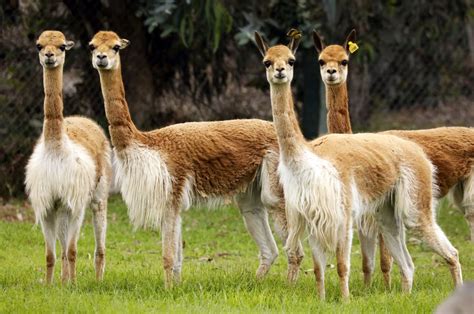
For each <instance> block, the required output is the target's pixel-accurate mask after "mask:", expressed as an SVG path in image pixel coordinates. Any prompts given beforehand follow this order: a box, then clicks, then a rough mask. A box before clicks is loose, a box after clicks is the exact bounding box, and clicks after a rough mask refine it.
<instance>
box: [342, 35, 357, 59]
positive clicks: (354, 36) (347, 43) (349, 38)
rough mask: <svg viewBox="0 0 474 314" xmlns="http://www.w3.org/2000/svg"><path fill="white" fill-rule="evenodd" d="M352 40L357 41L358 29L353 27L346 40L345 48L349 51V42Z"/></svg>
mask: <svg viewBox="0 0 474 314" xmlns="http://www.w3.org/2000/svg"><path fill="white" fill-rule="evenodd" d="M350 41H352V42H353V43H355V42H356V30H355V29H352V30H351V32H350V33H349V35H347V38H346V41H345V42H344V49H346V51H347V53H349V42H350Z"/></svg>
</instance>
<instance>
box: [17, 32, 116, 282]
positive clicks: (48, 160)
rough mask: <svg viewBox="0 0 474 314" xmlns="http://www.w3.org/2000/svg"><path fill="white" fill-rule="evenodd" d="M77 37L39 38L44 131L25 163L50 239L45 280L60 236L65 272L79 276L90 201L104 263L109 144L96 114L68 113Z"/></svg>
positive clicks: (70, 277)
mask: <svg viewBox="0 0 474 314" xmlns="http://www.w3.org/2000/svg"><path fill="white" fill-rule="evenodd" d="M73 45H74V43H73V42H72V41H68V40H66V38H65V36H64V34H62V33H61V32H59V31H44V32H43V33H42V34H41V35H40V37H39V38H38V40H37V42H36V46H37V48H38V51H39V61H40V63H41V65H42V67H43V82H44V94H45V98H44V122H43V132H42V134H41V136H40V138H39V140H38V142H37V143H36V145H35V147H34V150H33V154H32V155H31V158H30V160H29V161H28V165H27V167H26V180H25V183H26V190H27V193H28V196H29V199H30V201H31V204H32V206H33V209H34V212H35V216H36V222H37V223H40V225H41V228H42V231H43V234H44V239H45V243H46V282H47V283H51V282H52V280H53V277H54V265H55V261H56V239H59V242H60V243H61V248H62V255H61V260H62V267H61V278H62V281H63V282H64V283H66V282H68V281H75V279H76V256H77V240H78V238H79V234H80V229H81V225H82V222H83V219H84V213H85V210H86V207H88V206H90V207H91V208H92V211H93V223H94V232H95V270H96V277H97V279H98V280H101V279H102V277H103V274H104V268H105V237H106V228H107V198H108V190H109V184H110V178H111V173H112V170H111V162H110V151H111V149H110V144H109V142H108V140H107V138H106V136H105V134H104V132H103V130H102V129H101V128H100V127H99V126H98V125H97V124H96V123H95V122H93V121H92V120H90V119H87V118H84V117H79V116H73V117H67V118H64V117H63V98H62V87H63V66H64V60H65V55H66V50H69V49H71V47H73Z"/></svg>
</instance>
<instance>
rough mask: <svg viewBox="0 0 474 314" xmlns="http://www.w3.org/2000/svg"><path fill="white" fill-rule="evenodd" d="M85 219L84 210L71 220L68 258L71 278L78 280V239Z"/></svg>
mask: <svg viewBox="0 0 474 314" xmlns="http://www.w3.org/2000/svg"><path fill="white" fill-rule="evenodd" d="M83 219H84V210H82V211H81V213H80V214H79V215H77V216H73V217H71V219H70V222H69V232H68V246H67V260H68V263H69V279H70V281H71V282H73V283H74V282H76V259H77V241H78V240H79V235H80V232H81V226H82V221H83Z"/></svg>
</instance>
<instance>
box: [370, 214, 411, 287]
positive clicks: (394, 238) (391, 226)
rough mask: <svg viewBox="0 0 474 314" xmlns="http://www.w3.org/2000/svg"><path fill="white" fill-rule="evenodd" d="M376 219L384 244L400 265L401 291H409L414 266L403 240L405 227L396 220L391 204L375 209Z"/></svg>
mask: <svg viewBox="0 0 474 314" xmlns="http://www.w3.org/2000/svg"><path fill="white" fill-rule="evenodd" d="M377 221H378V222H379V226H380V229H381V231H382V234H383V237H384V240H385V244H386V245H387V247H388V250H389V251H390V254H391V255H392V256H393V259H394V260H395V263H397V265H398V266H399V267H400V273H401V276H402V291H404V292H407V293H410V292H411V288H412V285H413V274H414V271H415V266H414V265H413V261H412V259H411V256H410V253H409V252H408V249H407V247H406V243H405V241H404V240H405V237H404V234H405V228H404V226H403V222H401V221H398V219H397V218H396V217H395V215H394V210H393V208H392V207H391V206H382V207H381V208H380V209H379V210H378V211H377Z"/></svg>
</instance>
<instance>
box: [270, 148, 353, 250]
mask: <svg viewBox="0 0 474 314" xmlns="http://www.w3.org/2000/svg"><path fill="white" fill-rule="evenodd" d="M278 172H279V174H280V182H281V184H282V186H283V190H284V193H285V202H286V207H287V212H288V213H289V215H290V216H291V215H299V216H301V217H303V218H304V219H305V221H306V223H307V224H308V226H309V232H310V233H312V234H314V235H315V236H316V237H317V238H318V239H319V241H320V244H321V246H322V247H323V248H325V249H328V250H334V249H335V247H336V243H337V235H338V231H339V227H340V224H341V223H342V222H343V221H344V219H343V217H344V209H343V187H342V183H341V181H340V180H339V175H338V172H337V170H336V168H334V166H333V165H332V164H331V163H330V162H328V161H327V160H324V159H322V158H319V157H318V156H316V155H315V154H313V153H311V152H309V151H307V150H304V151H303V152H302V153H301V155H300V156H299V157H298V158H296V159H293V160H291V161H288V160H287V161H286V162H284V161H283V160H280V164H279V166H278Z"/></svg>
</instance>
